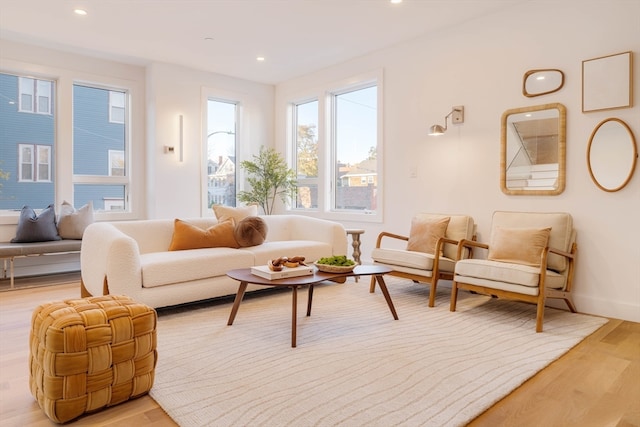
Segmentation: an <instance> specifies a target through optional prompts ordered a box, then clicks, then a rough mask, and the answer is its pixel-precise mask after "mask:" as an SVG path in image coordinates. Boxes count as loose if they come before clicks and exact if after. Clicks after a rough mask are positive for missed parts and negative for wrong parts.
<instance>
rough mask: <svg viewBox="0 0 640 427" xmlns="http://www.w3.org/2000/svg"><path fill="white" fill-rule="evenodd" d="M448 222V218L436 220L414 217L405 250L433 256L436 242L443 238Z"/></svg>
mask: <svg viewBox="0 0 640 427" xmlns="http://www.w3.org/2000/svg"><path fill="white" fill-rule="evenodd" d="M450 220H451V218H450V217H448V216H447V217H443V218H440V219H437V220H432V219H424V218H421V217H420V216H415V217H414V218H413V219H412V220H411V231H410V232H409V241H408V242H407V250H408V251H415V252H424V253H427V254H432V255H433V254H435V249H436V245H437V243H438V240H439V239H440V238H442V237H444V235H445V232H446V230H447V226H448V225H449V221H450ZM440 255H442V254H440Z"/></svg>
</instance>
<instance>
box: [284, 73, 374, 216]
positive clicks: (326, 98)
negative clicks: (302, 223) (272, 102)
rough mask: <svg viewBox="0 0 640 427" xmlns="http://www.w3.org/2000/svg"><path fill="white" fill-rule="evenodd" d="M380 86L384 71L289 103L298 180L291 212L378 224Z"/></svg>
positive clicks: (321, 89)
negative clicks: (363, 220)
mask: <svg viewBox="0 0 640 427" xmlns="http://www.w3.org/2000/svg"><path fill="white" fill-rule="evenodd" d="M354 80H355V82H354ZM381 87H382V79H381V73H372V74H370V75H366V76H361V77H360V78H358V79H349V83H348V84H347V83H345V84H334V85H327V86H325V87H322V88H320V89H319V90H320V92H319V93H318V94H317V97H309V98H306V99H302V100H300V101H294V102H291V103H290V108H289V111H290V112H291V120H290V123H292V125H293V126H292V129H291V141H292V146H291V149H290V151H291V152H292V153H293V155H294V159H293V162H292V163H293V165H294V167H295V170H296V172H297V179H298V193H297V197H296V200H295V204H294V208H293V209H296V210H299V211H309V212H313V211H315V212H319V213H322V215H323V216H326V217H330V218H335V219H341V218H342V219H349V218H354V216H356V217H359V218H361V219H364V218H365V216H366V217H367V218H368V220H374V218H376V219H375V220H380V218H381V212H379V209H378V207H379V206H381V197H382V193H381V191H380V187H381V183H382V179H381V171H382V159H381V158H379V156H377V153H379V152H381V138H380V133H381V132H380V128H381V117H382V111H381V110H382V107H381V102H380V99H381V97H380V93H381ZM365 220H367V219H365Z"/></svg>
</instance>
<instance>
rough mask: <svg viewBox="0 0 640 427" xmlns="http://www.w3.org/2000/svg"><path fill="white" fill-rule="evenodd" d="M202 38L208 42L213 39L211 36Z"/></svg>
mask: <svg viewBox="0 0 640 427" xmlns="http://www.w3.org/2000/svg"><path fill="white" fill-rule="evenodd" d="M204 40H205V41H208V42H211V41H213V37H205V38H204Z"/></svg>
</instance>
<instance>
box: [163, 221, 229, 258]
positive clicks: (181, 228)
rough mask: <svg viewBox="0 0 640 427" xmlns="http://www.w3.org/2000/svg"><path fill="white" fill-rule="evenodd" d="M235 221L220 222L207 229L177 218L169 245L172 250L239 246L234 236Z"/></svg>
mask: <svg viewBox="0 0 640 427" xmlns="http://www.w3.org/2000/svg"><path fill="white" fill-rule="evenodd" d="M234 230H235V222H234V221H233V220H230V221H224V222H219V223H218V224H216V225H214V226H211V227H209V228H207V229H206V230H204V229H202V228H200V227H197V226H195V225H193V224H189V223H188V222H185V221H182V220H180V219H177V218H176V220H175V221H174V223H173V237H172V238H171V244H170V245H169V250H170V251H181V250H184V249H201V248H220V247H227V248H239V247H240V245H239V244H238V242H237V241H236V238H235V237H234V234H233V232H234Z"/></svg>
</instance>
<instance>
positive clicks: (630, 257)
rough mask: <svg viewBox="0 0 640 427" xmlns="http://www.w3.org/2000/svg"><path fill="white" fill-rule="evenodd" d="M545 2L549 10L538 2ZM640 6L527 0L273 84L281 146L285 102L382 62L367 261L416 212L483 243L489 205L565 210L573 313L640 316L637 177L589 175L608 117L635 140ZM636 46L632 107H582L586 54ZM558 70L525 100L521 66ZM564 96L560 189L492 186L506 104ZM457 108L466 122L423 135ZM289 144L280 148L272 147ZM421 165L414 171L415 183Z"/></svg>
mask: <svg viewBox="0 0 640 427" xmlns="http://www.w3.org/2000/svg"><path fill="white" fill-rule="evenodd" d="M545 5H546V6H545ZM639 16H640V2H637V1H609V2H604V1H602V2H592V1H589V2H583V1H579V0H569V1H561V2H543V1H530V2H523V3H521V4H519V5H518V6H516V7H512V8H509V9H506V10H504V11H502V12H501V13H498V14H492V15H490V16H485V17H482V18H480V19H476V20H473V21H470V22H466V23H464V25H461V26H459V27H457V28H451V29H448V30H446V31H442V32H438V33H434V34H430V35H427V36H424V37H421V38H419V39H416V40H413V41H411V42H409V43H404V44H401V45H398V46H395V47H392V48H389V49H385V50H382V51H379V52H376V53H373V54H370V55H366V56H364V57H362V58H358V59H355V60H353V61H350V62H348V63H345V64H341V65H339V66H335V67H331V68H329V69H326V70H321V71H318V72H316V73H314V74H312V75H309V76H305V77H303V78H299V79H296V80H293V81H289V82H286V83H283V84H280V85H278V86H277V87H276V108H277V111H276V123H277V128H276V141H277V142H278V144H280V141H284V140H285V139H284V135H285V131H286V129H285V128H284V126H283V123H285V120H284V112H285V107H286V101H287V100H288V99H289V97H290V96H294V95H295V94H296V93H298V92H300V91H304V89H305V88H308V87H314V86H318V85H319V84H322V83H325V82H331V81H335V80H339V79H343V78H345V77H348V76H349V75H355V74H359V73H362V72H364V71H368V70H373V69H377V68H383V69H384V89H385V93H384V103H385V105H384V111H385V119H384V167H385V170H384V173H385V178H384V194H385V196H384V201H383V205H384V223H383V224H370V223H346V222H345V223H344V224H345V226H348V227H357V228H364V229H365V230H366V232H365V234H364V235H363V236H362V240H363V244H362V251H363V258H365V259H368V258H369V256H370V251H371V248H372V247H373V246H374V245H375V238H376V236H377V234H378V233H379V232H380V231H381V230H387V231H396V232H400V233H408V231H409V223H410V218H411V216H412V215H413V214H414V213H416V212H421V211H424V212H444V213H447V212H448V213H467V214H470V215H472V216H473V217H474V218H475V220H476V222H477V223H478V233H479V235H478V239H479V240H481V241H482V240H485V239H487V238H488V232H489V229H490V222H491V215H492V213H493V211H494V210H515V211H566V212H570V213H571V214H572V215H573V217H574V224H575V227H576V229H577V230H578V246H579V249H578V261H577V272H576V277H575V281H574V285H575V287H574V298H575V302H576V305H577V307H578V309H579V310H580V311H583V312H587V313H593V314H599V315H603V316H611V317H616V318H622V319H628V320H634V321H640V246H639V245H638V241H640V222H639V221H640V172H639V171H636V173H635V175H634V177H633V179H632V180H631V181H630V182H629V184H628V185H627V187H625V188H624V189H623V190H621V191H619V192H616V193H607V192H604V191H602V190H599V189H598V188H597V187H596V186H595V185H594V184H593V182H592V181H591V178H590V176H589V173H588V169H587V164H586V149H587V144H588V140H589V137H590V134H591V131H592V130H593V129H594V127H595V126H596V125H597V124H598V123H600V121H601V120H603V119H605V118H608V117H618V118H620V119H622V120H624V121H625V122H627V124H629V126H630V127H631V129H632V131H633V132H634V134H635V136H636V139H637V140H638V142H640V120H639V118H640V106H638V102H639V101H640V96H639V89H638V88H639V87H640V78H639V71H640V18H638V17H639ZM629 50H631V51H633V52H634V69H635V71H634V80H635V83H636V85H635V86H636V88H635V93H634V99H635V100H636V101H635V103H634V105H635V106H634V107H633V108H627V109H618V110H611V111H603V112H591V113H582V112H581V81H582V79H581V70H582V61H583V60H586V59H591V58H595V57H599V56H603V55H609V54H614V53H620V52H623V51H629ZM538 68H558V69H561V70H562V71H563V72H564V73H565V85H564V87H563V88H562V89H561V90H560V91H558V92H556V93H553V94H549V95H544V96H539V97H535V98H527V97H525V96H523V95H522V77H523V75H524V73H525V72H526V71H527V70H531V69H538ZM551 102H560V103H562V104H564V105H565V106H566V107H567V185H566V190H565V191H564V193H563V194H561V195H559V196H508V195H505V194H503V193H502V192H501V190H500V183H499V178H500V175H499V154H500V152H499V150H500V118H501V115H502V113H503V112H504V111H505V110H508V109H511V108H517V107H524V106H532V105H538V104H546V103H551ZM454 105H464V106H465V122H464V124H463V125H456V126H452V125H451V124H450V125H449V130H448V132H447V133H446V134H445V135H443V136H440V137H437V138H436V137H429V136H427V131H428V128H429V126H430V125H432V124H434V123H438V124H441V123H442V121H443V118H444V115H445V114H447V113H448V112H449V111H450V109H451V107H452V106H454ZM278 148H279V149H281V150H284V147H282V146H278ZM413 169H416V170H417V172H418V173H417V177H416V178H410V176H409V175H410V172H411V171H412V170H413Z"/></svg>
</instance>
